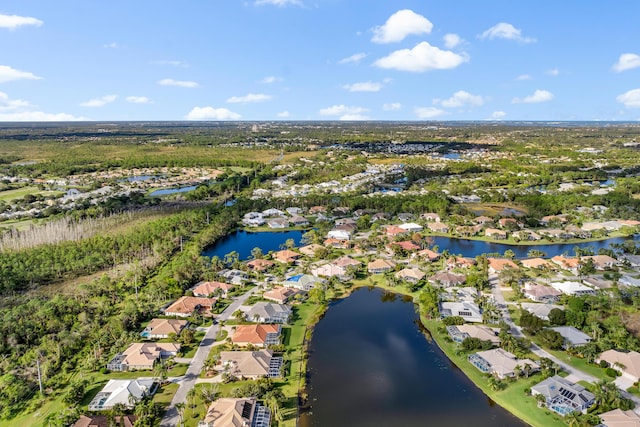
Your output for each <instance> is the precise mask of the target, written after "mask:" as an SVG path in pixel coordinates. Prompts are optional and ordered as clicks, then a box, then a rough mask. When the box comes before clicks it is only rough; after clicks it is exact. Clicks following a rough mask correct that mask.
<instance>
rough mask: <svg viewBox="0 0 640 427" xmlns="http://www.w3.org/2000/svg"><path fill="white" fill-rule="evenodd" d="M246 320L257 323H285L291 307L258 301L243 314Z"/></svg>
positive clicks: (289, 315)
mask: <svg viewBox="0 0 640 427" xmlns="http://www.w3.org/2000/svg"><path fill="white" fill-rule="evenodd" d="M245 316H246V318H247V320H249V321H250V322H257V323H287V322H288V321H289V317H291V307H289V306H287V305H284V304H275V303H272V302H265V301H260V302H257V303H255V304H254V305H253V306H251V308H250V309H249V310H247V312H246V313H245Z"/></svg>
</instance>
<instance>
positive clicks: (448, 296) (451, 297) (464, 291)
mask: <svg viewBox="0 0 640 427" xmlns="http://www.w3.org/2000/svg"><path fill="white" fill-rule="evenodd" d="M480 294H481V293H480V292H479V291H478V289H476V288H474V287H473V286H465V287H461V288H458V287H455V288H447V289H443V290H442V293H441V294H440V300H441V301H460V302H463V301H466V302H475V301H476V300H477V299H478V296H479V295H480Z"/></svg>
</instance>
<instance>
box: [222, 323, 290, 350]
mask: <svg viewBox="0 0 640 427" xmlns="http://www.w3.org/2000/svg"><path fill="white" fill-rule="evenodd" d="M281 331H282V326H280V325H278V324H264V323H260V324H257V325H238V326H236V330H235V332H234V333H233V335H232V336H231V342H233V343H234V344H237V345H241V346H245V345H249V344H251V345H254V346H256V347H266V346H268V345H272V344H280V332H281Z"/></svg>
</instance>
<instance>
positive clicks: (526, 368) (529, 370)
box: [522, 363, 532, 378]
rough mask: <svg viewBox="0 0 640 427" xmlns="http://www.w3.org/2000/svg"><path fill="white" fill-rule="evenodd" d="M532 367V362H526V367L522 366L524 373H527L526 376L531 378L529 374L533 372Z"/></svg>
mask: <svg viewBox="0 0 640 427" xmlns="http://www.w3.org/2000/svg"><path fill="white" fill-rule="evenodd" d="M531 369H532V367H531V365H530V364H528V363H525V364H524V367H523V368H522V370H523V371H524V374H525V376H526V377H527V378H529V374H530V373H531Z"/></svg>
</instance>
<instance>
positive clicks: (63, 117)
mask: <svg viewBox="0 0 640 427" xmlns="http://www.w3.org/2000/svg"><path fill="white" fill-rule="evenodd" d="M81 120H87V118H85V117H76V116H73V115H71V114H67V113H45V112H44V111H24V112H19V113H6V114H0V121H2V122H75V121H81Z"/></svg>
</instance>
